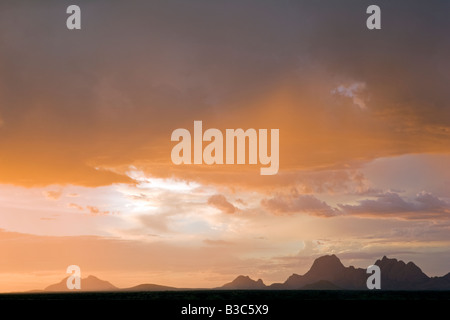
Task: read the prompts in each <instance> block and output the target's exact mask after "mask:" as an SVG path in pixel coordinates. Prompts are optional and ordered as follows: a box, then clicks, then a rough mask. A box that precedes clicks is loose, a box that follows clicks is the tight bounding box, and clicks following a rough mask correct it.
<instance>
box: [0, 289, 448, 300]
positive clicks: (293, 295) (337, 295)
mask: <svg viewBox="0 0 450 320" xmlns="http://www.w3.org/2000/svg"><path fill="white" fill-rule="evenodd" d="M0 300H148V301H196V302H228V301H241V302H247V303H250V302H251V301H259V302H264V301H265V302H283V301H291V302H292V301H308V300H313V301H327V300H397V301H401V300H407V301H411V300H416V301H422V300H450V291H347V290H345V291H344V290H343V291H340V290H333V291H322V290H283V291H275V290H199V291H197V290H192V291H156V292H155V291H151V292H149V291H145V292H123V291H114V292H69V293H3V294H0Z"/></svg>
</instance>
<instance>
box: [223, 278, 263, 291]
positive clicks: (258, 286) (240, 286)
mask: <svg viewBox="0 0 450 320" xmlns="http://www.w3.org/2000/svg"><path fill="white" fill-rule="evenodd" d="M266 288H267V286H266V285H265V284H264V282H263V281H262V280H261V279H258V280H257V281H255V280H252V279H251V278H250V277H248V276H238V277H237V278H236V279H234V280H233V281H232V282H229V283H227V284H224V285H223V286H221V287H219V288H217V289H225V290H262V289H266Z"/></svg>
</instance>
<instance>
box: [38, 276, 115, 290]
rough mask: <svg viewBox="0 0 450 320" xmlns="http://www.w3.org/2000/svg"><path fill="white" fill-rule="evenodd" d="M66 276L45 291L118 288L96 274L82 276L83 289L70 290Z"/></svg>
mask: <svg viewBox="0 0 450 320" xmlns="http://www.w3.org/2000/svg"><path fill="white" fill-rule="evenodd" d="M68 278H69V277H66V278H64V279H62V280H61V282H59V283H55V284H52V285H50V286H48V287H46V288H45V289H44V291H51V292H65V291H115V290H118V288H117V287H116V286H114V285H112V284H111V283H110V282H108V281H105V280H100V279H99V278H97V277H95V276H88V277H87V278H81V289H80V290H69V289H68V288H67V283H66V282H67V279H68Z"/></svg>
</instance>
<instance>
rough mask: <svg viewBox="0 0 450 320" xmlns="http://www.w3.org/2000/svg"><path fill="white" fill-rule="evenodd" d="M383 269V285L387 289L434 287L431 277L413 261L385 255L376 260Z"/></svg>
mask: <svg viewBox="0 0 450 320" xmlns="http://www.w3.org/2000/svg"><path fill="white" fill-rule="evenodd" d="M375 264H376V265H377V266H379V267H380V270H381V285H382V288H383V289H386V290H414V289H423V288H426V287H427V286H429V287H430V288H432V287H433V285H432V283H431V282H430V278H429V277H428V276H427V275H426V274H425V273H423V272H422V270H421V269H420V268H419V267H418V266H416V265H415V264H414V263H412V262H408V263H406V264H405V263H404V262H403V261H401V260H400V261H399V260H397V259H389V258H387V257H386V256H384V257H383V258H382V259H381V260H377V261H376V262H375Z"/></svg>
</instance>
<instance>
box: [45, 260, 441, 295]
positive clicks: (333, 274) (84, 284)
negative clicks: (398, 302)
mask: <svg viewBox="0 0 450 320" xmlns="http://www.w3.org/2000/svg"><path fill="white" fill-rule="evenodd" d="M375 265H377V266H378V267H380V271H381V289H382V290H450V272H449V273H447V274H446V275H445V276H442V277H428V276H427V275H426V274H425V273H424V272H423V271H422V270H421V269H420V268H419V267H418V266H417V265H415V264H414V263H413V262H408V263H405V262H403V261H401V260H397V259H390V258H388V257H386V256H384V257H383V258H382V259H379V260H377V261H376V262H375ZM369 276H370V275H369V274H367V273H366V269H362V268H355V267H353V266H349V267H346V266H344V265H343V264H342V262H341V260H339V258H338V257H337V256H336V255H334V254H333V255H326V256H322V257H319V258H317V259H316V260H314V262H313V264H312V266H311V268H310V269H309V270H308V272H306V273H305V274H303V275H298V274H295V273H294V274H292V275H291V276H290V277H289V278H288V279H287V280H286V281H285V282H283V283H273V284H271V285H270V286H266V285H265V284H264V282H263V281H262V280H261V279H258V280H253V279H251V278H250V277H249V276H243V275H240V276H238V277H237V278H235V279H234V280H233V281H231V282H229V283H226V284H224V285H223V286H221V287H218V288H214V289H216V290H368V289H367V286H366V281H367V278H368V277H369ZM66 281H67V277H66V278H64V279H63V280H62V281H61V282H59V283H56V284H53V285H50V286H48V287H46V288H45V289H44V291H46V292H48V291H50V292H65V291H78V290H69V289H67V286H66ZM175 290H208V289H204V288H202V289H198V288H197V289H193V288H190V289H180V288H175V287H169V286H162V285H158V284H140V285H137V286H133V287H129V288H117V287H116V286H114V285H112V284H111V283H110V282H108V281H104V280H100V279H99V278H97V277H94V276H88V277H87V278H84V279H81V290H80V291H175Z"/></svg>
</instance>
